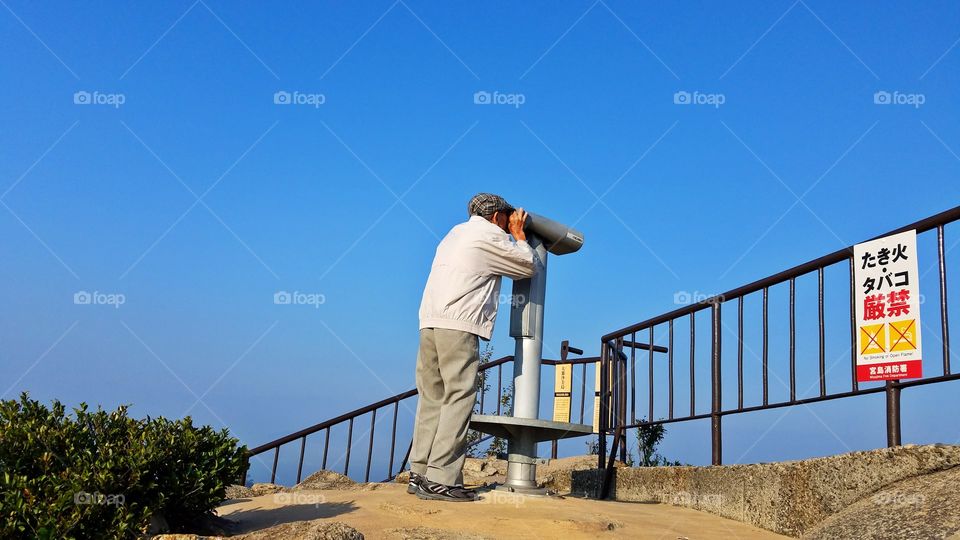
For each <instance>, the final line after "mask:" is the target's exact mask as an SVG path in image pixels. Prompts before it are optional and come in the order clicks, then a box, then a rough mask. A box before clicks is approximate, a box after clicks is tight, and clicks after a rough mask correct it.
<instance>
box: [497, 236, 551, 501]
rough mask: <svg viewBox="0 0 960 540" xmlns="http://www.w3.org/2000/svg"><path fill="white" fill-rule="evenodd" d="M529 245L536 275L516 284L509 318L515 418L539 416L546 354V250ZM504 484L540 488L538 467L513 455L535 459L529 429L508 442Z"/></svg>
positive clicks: (536, 241) (535, 239)
mask: <svg viewBox="0 0 960 540" xmlns="http://www.w3.org/2000/svg"><path fill="white" fill-rule="evenodd" d="M527 243H528V244H530V247H531V248H533V251H534V253H535V255H536V259H537V260H536V261H535V262H536V264H537V273H536V274H534V276H533V277H531V278H529V279H524V280H518V281H514V282H513V294H514V298H523V301H522V302H515V303H514V308H513V309H514V312H513V313H511V317H510V336H511V337H513V338H514V339H515V340H516V348H515V352H514V357H513V417H514V418H533V419H536V418H539V417H540V360H541V358H542V357H541V355H542V354H543V303H544V298H545V296H546V292H547V248H546V246H545V245H544V243H543V241H542V240H541V239H540V237H539V236H537V235H535V234H528V235H527ZM507 454H508V459H507V475H506V480H505V482H504V484H505V485H507V486H510V487H515V488H527V489H535V488H536V487H537V465H536V464H535V463H530V462H529V460H521V459H519V458H518V459H511V457H513V456H535V455H536V454H537V441H536V439H534V437H533V433H532V432H530V431H529V430H519V431H518V432H517V434H516V436H514V437H511V438H510V439H509V441H508V442H507Z"/></svg>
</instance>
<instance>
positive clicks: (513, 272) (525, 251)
mask: <svg viewBox="0 0 960 540" xmlns="http://www.w3.org/2000/svg"><path fill="white" fill-rule="evenodd" d="M480 248H481V249H482V250H483V251H484V254H485V255H486V259H487V264H488V265H489V268H490V272H491V273H492V274H495V275H499V276H507V277H508V278H510V279H526V278H529V277H533V275H534V274H536V273H537V265H536V262H535V261H534V257H535V255H534V253H533V249H532V248H531V247H530V245H529V244H527V243H526V242H517V243H513V242H511V241H510V239H509V238H508V237H507V236H506V235H503V236H493V237H489V238H484V239H483V241H481V242H480Z"/></svg>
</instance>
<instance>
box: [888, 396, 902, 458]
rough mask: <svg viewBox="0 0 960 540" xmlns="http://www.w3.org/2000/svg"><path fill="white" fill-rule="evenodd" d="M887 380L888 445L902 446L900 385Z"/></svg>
mask: <svg viewBox="0 0 960 540" xmlns="http://www.w3.org/2000/svg"><path fill="white" fill-rule="evenodd" d="M898 382H899V381H887V388H886V394H887V446H900V386H899V385H898V384H897V383H898Z"/></svg>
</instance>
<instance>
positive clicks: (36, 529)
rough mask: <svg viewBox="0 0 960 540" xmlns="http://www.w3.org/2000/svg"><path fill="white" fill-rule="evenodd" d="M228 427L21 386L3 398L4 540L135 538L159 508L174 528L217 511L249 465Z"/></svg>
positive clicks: (0, 490)
mask: <svg viewBox="0 0 960 540" xmlns="http://www.w3.org/2000/svg"><path fill="white" fill-rule="evenodd" d="M246 467H247V460H246V447H242V446H238V441H237V440H236V439H234V438H232V437H230V435H229V433H228V432H227V430H222V431H215V430H213V429H212V428H210V427H209V426H203V427H194V426H193V423H192V421H191V419H190V418H189V417H187V418H184V419H182V420H176V421H173V420H167V419H165V418H152V419H151V418H147V419H145V420H137V419H134V418H130V417H128V416H127V407H119V408H118V409H117V410H115V411H104V410H102V409H99V408H98V409H97V410H96V411H94V412H91V411H89V410H88V409H87V406H86V405H85V404H81V405H80V407H79V408H76V409H74V411H73V414H72V415H70V414H68V413H67V412H66V408H65V407H64V406H63V405H62V404H61V403H60V402H58V401H54V402H53V404H52V405H51V407H50V408H47V407H46V406H44V405H42V404H41V403H39V402H37V401H34V400H30V399H29V398H28V396H27V394H22V395H21V397H20V400H19V401H17V400H9V401H0V471H2V473H0V538H21V537H31V538H58V539H59V538H135V537H137V536H139V535H141V534H142V533H143V531H144V530H145V529H146V527H147V526H148V524H149V523H150V519H151V517H152V516H162V517H163V518H164V519H165V520H166V521H167V523H168V525H169V527H170V529H171V530H173V531H183V530H186V529H187V528H189V527H190V526H191V524H194V523H196V522H197V520H199V519H201V518H203V517H205V516H207V515H209V514H211V513H212V511H213V509H214V508H215V507H216V506H217V504H219V503H220V502H221V501H223V499H224V498H225V490H226V486H227V485H229V484H233V483H236V482H237V481H238V480H239V478H240V477H241V476H242V475H243V473H244V472H245V471H246Z"/></svg>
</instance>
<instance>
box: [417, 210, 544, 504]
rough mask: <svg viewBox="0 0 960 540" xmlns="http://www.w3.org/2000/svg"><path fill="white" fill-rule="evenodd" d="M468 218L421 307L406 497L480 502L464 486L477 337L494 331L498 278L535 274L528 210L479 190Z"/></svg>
mask: <svg viewBox="0 0 960 540" xmlns="http://www.w3.org/2000/svg"><path fill="white" fill-rule="evenodd" d="M467 213H468V215H469V216H470V218H469V220H467V221H466V222H464V223H461V224H459V225H457V226H455V227H454V228H453V229H452V230H451V231H450V232H449V233H448V234H447V236H446V237H445V238H444V239H443V240H442V241H441V242H440V245H439V247H437V253H436V256H435V257H434V259H433V266H432V267H431V269H430V277H429V278H427V285H426V288H425V289H424V291H423V300H422V302H421V303H420V351H419V353H418V354H417V376H416V378H417V391H418V392H419V393H420V398H419V401H418V404H417V419H416V425H415V427H414V433H413V446H412V447H411V450H410V485H409V486H408V488H407V492H408V493H416V494H417V496H418V497H420V498H421V499H436V500H443V501H457V502H459V501H474V500H476V499H477V493H476V491H474V490H472V489H466V488H464V486H463V463H464V460H465V458H466V442H467V427H468V425H469V422H470V415H471V414H472V413H473V406H474V403H475V402H476V395H477V366H478V364H479V363H480V354H479V350H478V341H477V340H478V338H482V339H484V340H489V339H490V335H491V334H492V333H493V324H494V321H495V320H496V317H497V305H498V299H499V297H500V278H501V277H502V276H507V277H509V278H510V279H525V278H529V277H531V276H533V275H534V273H536V269H537V263H536V260H535V259H536V255H535V254H534V252H533V249H532V248H531V247H530V246H529V245H528V244H527V237H526V235H525V234H524V232H523V227H524V224H525V223H526V219H527V214H526V212H524V211H523V208H518V209H514V208H513V207H512V206H510V205H509V204H507V201H505V200H503V198H502V197H500V196H498V195H493V194H490V193H479V194H477V195H475V196H474V197H473V198H472V199H470V202H469V203H468V204H467ZM508 233H509V234H511V235H513V238H514V239H515V240H516V243H514V242H512V241H511V240H510V237H509V236H508V235H507V234H508Z"/></svg>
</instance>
